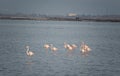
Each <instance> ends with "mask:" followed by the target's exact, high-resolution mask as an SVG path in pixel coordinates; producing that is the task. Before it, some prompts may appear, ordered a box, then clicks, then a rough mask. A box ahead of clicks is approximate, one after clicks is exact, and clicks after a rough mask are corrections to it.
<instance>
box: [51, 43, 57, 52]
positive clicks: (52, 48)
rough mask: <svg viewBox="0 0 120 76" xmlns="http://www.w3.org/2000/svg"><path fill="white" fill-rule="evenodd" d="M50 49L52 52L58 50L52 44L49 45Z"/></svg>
mask: <svg viewBox="0 0 120 76" xmlns="http://www.w3.org/2000/svg"><path fill="white" fill-rule="evenodd" d="M50 49H51V50H52V51H54V52H55V51H57V50H58V48H56V47H54V46H53V44H50Z"/></svg>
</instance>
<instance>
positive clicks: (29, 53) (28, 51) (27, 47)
mask: <svg viewBox="0 0 120 76" xmlns="http://www.w3.org/2000/svg"><path fill="white" fill-rule="evenodd" d="M26 49H27V50H26V54H27V56H33V55H34V53H33V52H32V51H30V47H29V46H26Z"/></svg>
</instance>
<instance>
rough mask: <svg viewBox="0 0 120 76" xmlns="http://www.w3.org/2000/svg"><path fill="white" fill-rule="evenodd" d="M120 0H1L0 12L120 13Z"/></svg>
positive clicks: (57, 13) (54, 13) (55, 13)
mask: <svg viewBox="0 0 120 76" xmlns="http://www.w3.org/2000/svg"><path fill="white" fill-rule="evenodd" d="M119 7H120V0H0V13H5V14H15V13H25V14H31V13H35V14H46V15H66V14H68V13H76V14H79V15H120V8H119Z"/></svg>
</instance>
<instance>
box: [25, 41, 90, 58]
mask: <svg viewBox="0 0 120 76" xmlns="http://www.w3.org/2000/svg"><path fill="white" fill-rule="evenodd" d="M43 47H44V48H45V49H46V50H48V49H50V50H51V51H52V52H56V51H58V50H59V49H58V48H57V47H55V46H54V45H53V44H48V43H46V44H44V45H43ZM64 48H65V49H66V50H67V51H69V52H71V51H73V50H75V49H76V48H78V46H77V45H76V44H68V43H66V42H64ZM79 49H80V51H81V52H82V54H86V53H88V52H89V51H91V48H90V47H89V46H88V45H87V44H85V43H84V42H82V43H81V44H80V48H79ZM26 55H27V56H33V55H34V52H33V51H31V50H30V46H26Z"/></svg>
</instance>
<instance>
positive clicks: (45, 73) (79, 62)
mask: <svg viewBox="0 0 120 76" xmlns="http://www.w3.org/2000/svg"><path fill="white" fill-rule="evenodd" d="M81 41H84V42H85V43H87V44H88V45H89V46H90V47H91V49H92V51H90V52H89V53H88V54H87V55H82V53H81V52H80V49H79V46H80V43H81ZM119 41H120V23H109V22H106V23H104V22H67V21H22V20H21V21H19V20H18V21H17V20H14V21H11V20H0V76H118V75H119V74H120V59H119V58H120V55H119V54H120V42H119ZM64 42H67V43H71V44H72V43H74V44H76V45H77V46H78V48H76V49H75V50H74V51H72V52H71V53H68V51H67V50H66V49H64V47H63V43H64ZM45 43H50V44H53V45H55V47H57V48H58V49H59V50H58V51H57V52H56V54H54V53H53V52H51V50H50V49H48V52H47V51H46V49H44V48H43V45H44V44H45ZM26 45H29V46H30V50H32V51H33V52H34V53H35V55H34V56H32V57H28V56H27V55H26V53H25V52H26V49H25V46H26Z"/></svg>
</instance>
